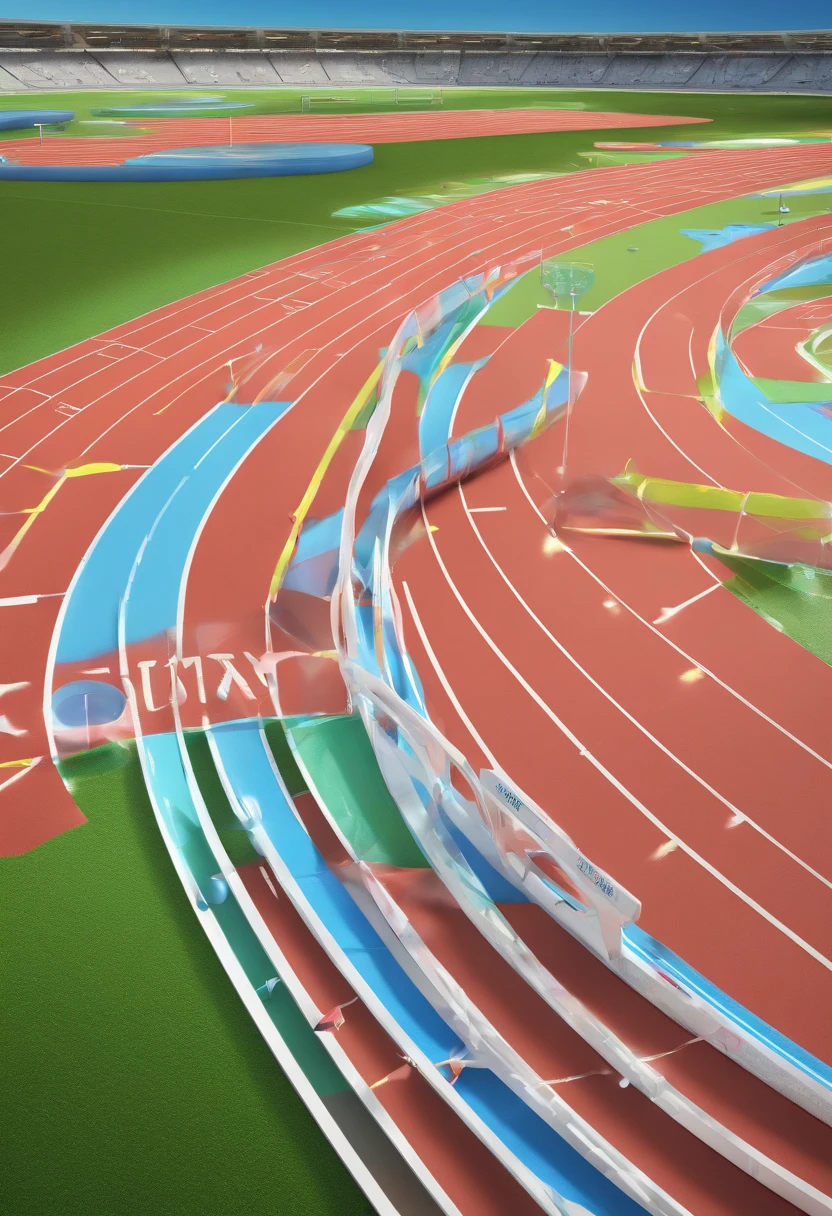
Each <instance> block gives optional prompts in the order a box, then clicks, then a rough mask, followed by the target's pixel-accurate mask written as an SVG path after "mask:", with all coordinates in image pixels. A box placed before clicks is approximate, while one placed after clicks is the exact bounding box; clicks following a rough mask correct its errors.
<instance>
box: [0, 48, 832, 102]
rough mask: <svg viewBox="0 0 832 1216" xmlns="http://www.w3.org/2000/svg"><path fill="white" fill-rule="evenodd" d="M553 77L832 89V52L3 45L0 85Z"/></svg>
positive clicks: (592, 82) (532, 81)
mask: <svg viewBox="0 0 832 1216" xmlns="http://www.w3.org/2000/svg"><path fill="white" fill-rule="evenodd" d="M281 84H285V85H292V86H295V87H296V88H304V89H306V88H310V89H311V88H316V87H322V88H326V87H330V88H331V87H333V86H336V87H338V86H344V87H347V88H350V87H352V86H362V85H363V86H365V87H366V86H369V87H372V86H373V85H378V86H379V87H384V86H391V85H392V86H397V85H399V86H404V87H406V88H407V87H411V88H412V87H414V86H422V87H426V88H430V87H433V88H436V87H442V86H447V87H453V86H454V85H460V86H464V87H469V88H470V87H487V86H499V85H503V86H509V85H514V86H518V85H519V86H550V87H555V88H572V89H585V88H593V87H600V88H618V89H636V88H638V89H690V90H703V91H713V92H740V91H744V92H754V91H771V92H794V93H812V92H817V93H828V92H832V52H828V51H827V52H825V53H811V52H808V51H800V52H796V53H792V52H790V51H786V50H783V51H771V52H768V51H766V52H759V51H754V52H749V53H746V52H735V53H732V54H724V53H723V54H720V53H717V52H710V51H707V50H695V51H687V50H684V51H681V52H676V53H660V52H659V53H657V52H652V53H644V52H638V51H616V52H609V53H605V52H603V51H600V50H598V51H594V50H593V51H589V52H584V51H571V50H565V51H548V50H540V51H535V50H514V49H509V50H475V51H470V50H406V49H402V50H368V51H361V50H356V51H349V52H347V51H336V50H332V49H318V50H315V49H307V50H300V49H298V50H282V51H274V50H265V49H264V50H259V51H258V50H256V49H253V50H242V51H239V52H237V51H233V50H229V51H224V50H216V51H213V50H211V51H188V50H171V51H166V50H154V51H148V52H144V53H142V52H139V51H130V50H124V51H119V50H115V51H114V50H109V51H108V50H95V51H93V50H89V49H74V48H67V49H66V50H63V51H61V50H58V51H56V50H43V51H38V50H31V51H19V50H0V91H2V92H4V93H9V92H27V91H29V90H33V91H43V90H47V89H49V90H62V89H85V88H86V89H101V88H118V87H119V86H122V87H129V88H143V87H147V88H152V87H162V88H177V87H179V88H183V87H188V86H191V87H193V88H206V87H208V88H210V87H212V86H216V87H227V88H240V87H257V86H259V87H261V88H262V87H269V86H271V87H277V86H279V85H281Z"/></svg>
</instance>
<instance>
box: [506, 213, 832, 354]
mask: <svg viewBox="0 0 832 1216" xmlns="http://www.w3.org/2000/svg"><path fill="white" fill-rule="evenodd" d="M796 201H797V200H796ZM799 201H800V204H801V205H800V206H799V207H798V206H795V207H794V208H793V209H792V212H791V214H790V215H789V221H790V222H793V221H795V220H798V219H804V218H805V217H806V216H808V215H819V214H822V213H823V212H825V211H827V210H828V209H829V203H830V201H832V200H830V196H827V195H817V194H816V195H812V196H809V195H807V196H805V197H802V198H801V199H800V200H799ZM776 219H777V200H776V199H775V200H773V201H772V199H770V198H753V197H744V198H734V199H727V200H726V201H725V202H720V203H708V204H706V205H705V206H703V207H694V208H692V209H691V210H690V211H683V212H680V213H679V214H677V215H669V216H664V217H662V218H660V219H654V220H646V221H645V222H644V223H642V224H635V225H634V226H633V227H632V228H628V229H625V230H624V231H623V232H617V233H615V234H614V235H612V236H606V237H602V238H601V239H600V240H596V241H590V242H588V243H587V244H585V245H579V246H576V247H575V248H574V249H570V250H569V252H568V253H567V254H564V256H563V261H565V262H569V261H579V262H587V263H589V264H590V265H591V266H592V267H593V268H594V270H595V282H594V284H593V286H592V287H591V288H590V289H589V291H588V292H587V293H586V295H585V296H583V297H582V298H581V300H580V303H579V308H580V309H581V310H583V311H586V312H594V311H595V310H596V309H597V308H600V307H601V305H602V304H606V303H607V302H608V301H609V300H612V299H614V298H615V296H617V295H619V294H620V292H622V291H626V290H627V288H628V287H633V286H634V285H635V284H636V283H640V282H641V281H642V280H643V279H647V278H650V276H651V275H654V274H659V273H660V272H661V271H662V270H667V269H668V267H670V266H677V265H679V264H680V263H682V262H687V261H690V260H691V259H692V258H695V257H697V256H698V255H699V254H700V252H701V249H702V247H701V245H700V244H699V242H698V241H695V240H693V238H692V237H689V236H683V234H682V231H681V230H682V229H683V228H700V229H710V230H714V229H722V228H725V227H726V226H727V225H728V224H766V223H771V222H772V220H775V221H776ZM792 290H798V291H800V290H805V289H801V288H798V289H792ZM825 290H826V291H828V288H826V289H825ZM772 294H774V293H772ZM777 294H778V295H780V294H785V293H777ZM798 298H802V299H806V298H814V297H808V296H805V295H804V296H802V297H798ZM540 305H546V306H548V307H550V308H551V306H552V296H551V294H550V293H549V292H547V291H546V290H545V288H543V287H542V286H541V284H540V279H539V275H538V273H537V272H536V271H532V272H530V273H529V274H528V275H526V276H524V278H523V279H522V280H520V281H519V282H518V283H517V284H516V285H515V286H514V287H512V289H511V291H509V292H507V293H506V295H505V296H504V297H503V298H502V299H500V300H498V301H497V302H496V303H495V304H494V306H493V307H492V308H490V309H489V311H488V313H487V315H486V316H485V318H484V319H483V321H482V324H483V325H513V326H517V325H522V323H523V322H524V321H526V320H528V318H529V317H531V316H533V315H534V312H535V309H536V308H537V307H538V306H540ZM743 311H745V310H743ZM771 311H776V309H774V308H772V309H771ZM762 315H765V314H764V313H760V314H758V315H757V316H756V320H759V319H760V318H761V316H762ZM749 323H753V322H749ZM734 332H738V330H737V329H736V327H735V329H734Z"/></svg>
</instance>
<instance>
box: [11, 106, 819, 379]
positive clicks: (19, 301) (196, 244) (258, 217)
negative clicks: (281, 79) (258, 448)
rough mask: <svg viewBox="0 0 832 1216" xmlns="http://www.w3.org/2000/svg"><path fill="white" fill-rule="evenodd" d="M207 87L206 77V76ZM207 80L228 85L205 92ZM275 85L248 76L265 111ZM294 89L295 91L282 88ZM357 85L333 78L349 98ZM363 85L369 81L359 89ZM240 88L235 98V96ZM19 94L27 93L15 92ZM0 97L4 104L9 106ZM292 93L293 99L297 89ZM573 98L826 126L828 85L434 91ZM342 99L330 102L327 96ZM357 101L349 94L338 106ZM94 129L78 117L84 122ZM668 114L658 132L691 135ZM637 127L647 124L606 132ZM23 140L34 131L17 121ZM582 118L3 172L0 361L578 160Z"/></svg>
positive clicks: (746, 122) (748, 121)
mask: <svg viewBox="0 0 832 1216" xmlns="http://www.w3.org/2000/svg"><path fill="white" fill-rule="evenodd" d="M206 91H211V92H213V90H206ZM216 92H217V93H220V92H226V93H228V92H229V91H228V90H217V91H216ZM283 92H284V91H282V90H281V91H280V92H279V93H277V92H275V91H273V92H271V93H267V92H263V93H260V91H258V90H251V91H249V90H246V91H245V93H244V96H245V97H246V98H249V97H251V98H253V99H254V100H255V104H256V106H257V108H261V109H262V111H263V112H268V111H269V110H270V109H271V110H275V109H277V108H279V107H282V106H288V104H289V102H288V101H287V99H286V98H285V97H283ZM285 92H286V93H287V94H292V95H293V96H294V97H295V99H296V100H298V99H299V97H300V93H299V91H298V90H294V91H293V90H286V91H285ZM360 92H361V90H344V93H345V94H346V95H349V96H353V95H356V96H357V95H358V94H359V93H360ZM367 92H368V95H369V91H367ZM241 95H243V94H242V91H238V92H237V94H236V96H241ZM27 97H28V102H27V104H28V105H32V104H33V103H34V98H32V96H31V95H27ZM132 100H145V101H148V100H153V97H152V96H151V97H148V95H147V94H146V93H128V94H125V95H122V94H121V93H118V94H114V93H113V92H112V91H110V92H101V93H93V94H90V93H85V94H69V93H67V94H52V93H50V94H49V95H48V98H47V97H44V100H43V102H42V103H40V104H43V105H49V106H50V107H52V108H61V107H64V106H65V107H67V108H71V109H75V110H76V111H77V113H78V114H79V115H82V114H84V113H88V112H89V111H90V109H92V108H96V107H98V106H102V105H105V104H111V105H112V104H116V103H117V102H118V103H120V104H127V103H128V101H132ZM21 104H22V103H21V100H20V98H17V97H2V98H0V108H2V109H13V108H15V106H18V107H19V106H20V105H21ZM293 104H294V103H293ZM564 104H568V105H582V106H586V107H587V108H595V109H604V108H607V109H619V110H621V109H623V110H631V111H635V112H645V113H672V114H677V113H678V114H680V115H698V116H701V117H708V118H712V119H713V123H712V125H711V126H709V127H707V128H705V127H702V128H699V131H700V132H701V133H702V137H703V138H704V137H705V136H707V137H708V138H717V137H719V136H722V137H729V136H742V135H755V134H775V135H776V134H778V133H784V132H786V133H795V134H801V133H812V132H815V131H818V130H821V129H823V128H824V125H825V126H828V127H829V129H830V130H832V99H826V98H815V97H736V96H716V95H706V96H701V95H694V94H678V93H670V94H657V93H632V94H631V93H622V92H617V91H613V90H598V91H594V92H592V91H584V92H566V91H562V90H553V89H547V90H542V89H526V90H521V89H494V90H482V89H480V90H473V89H471V90H467V89H466V90H459V91H458V92H456V91H454V92H451V91H450V90H446V92H445V107H446V108H452V107H467V106H471V107H483V106H487V107H489V108H497V107H505V106H518V105H522V106H551V107H555V108H557V107H558V106H563V105H564ZM334 108H338V107H334ZM341 108H342V109H344V110H345V111H346V110H347V109H349V112H354V110H355V108H356V107H353V106H350V107H348V106H346V105H344V106H343V107H341ZM91 129H93V128H88V129H87V131H89V130H91ZM690 134H691V130H690V128H689V127H687V128H682V127H680V128H674V127H668V128H663V129H662V130H661V138H663V139H673V138H674V137H680V138H684V137H686V136H687V137H690ZM614 136H615V139H616V140H622V141H626V140H627V139H628V138H634V139H638V140H640V141H648V140H649V139H650V138H651V132H650V130H649V128H647V129H641V130H638V131H633V132H629V131H627V130H621V131H616V132H615V133H614ZM26 138H37V136H36V135H34V136H32V135H26ZM596 138H603V135H601V134H598V135H597V136H596V135H595V133H593V132H562V133H551V134H543V135H520V136H500V137H488V138H482V139H466V140H441V141H429V142H424V143H411V144H398V145H395V144H385V145H379V146H378V147H377V148H376V156H375V162H374V163H373V164H372V165H368V166H367V167H365V168H363V169H356V170H353V171H352V172H349V173H341V174H332V175H322V176H320V177H303V178H266V179H249V180H243V181H228V182H172V183H163V184H160V183H151V182H148V183H117V182H113V183H83V182H80V183H61V182H54V183H41V184H39V183H34V182H0V219H2V224H3V228H4V231H5V232H6V233H8V234H13V235H14V242H13V244H11V245H10V255H9V254H7V256H6V259H5V265H4V285H3V286H4V289H3V291H2V293H0V332H2V335H3V341H2V343H0V375H2V374H3V372H7V371H10V370H11V369H12V368H15V367H19V366H21V365H23V364H25V363H29V362H31V361H32V360H34V359H37V358H39V357H42V356H43V355H46V354H50V353H51V352H53V351H55V350H60V349H62V348H63V347H65V346H68V345H71V344H72V343H74V342H78V341H80V340H82V339H83V338H85V337H88V336H90V335H92V334H95V333H100V332H102V331H103V330H105V329H107V328H110V327H111V326H113V325H117V324H120V323H121V322H124V321H127V320H130V319H131V318H133V317H136V316H140V315H141V314H142V313H144V312H147V311H148V310H149V309H152V308H156V307H159V306H161V305H163V304H166V303H169V302H171V301H173V300H177V299H179V298H181V297H182V296H185V295H188V294H189V293H191V292H195V291H199V290H202V289H203V288H205V287H208V286H211V285H212V284H214V283H218V282H223V281H224V280H226V279H229V278H233V277H234V276H236V275H239V274H244V273H245V272H246V271H248V270H252V269H255V268H256V267H257V266H261V265H264V264H266V263H268V262H271V261H274V260H275V259H277V258H281V257H286V256H287V255H289V254H291V253H295V252H297V251H299V250H303V249H308V248H310V247H312V246H314V245H319V244H322V243H323V242H325V241H328V240H332V239H333V238H335V237H337V236H339V235H342V234H344V233H348V232H351V231H353V230H354V228H353V226H352V225H351V224H350V223H349V222H348V221H346V220H339V219H335V218H333V212H334V211H337V210H339V209H341V208H343V207H349V206H354V205H356V204H359V203H363V202H366V201H368V200H370V199H376V198H379V197H382V196H384V195H390V194H396V195H412V194H420V193H430V192H432V191H436V190H440V189H441V187H442V185H443V184H445V183H447V182H450V181H459V180H464V179H467V178H473V177H487V176H489V175H492V174H504V173H523V172H531V173H545V172H552V173H557V172H569V171H573V170H575V169H585V168H586V167H587V161H586V160H584V159H583V158H582V157H581V156H580V153H582V152H591V151H592V147H593V143H594V140H595V139H596Z"/></svg>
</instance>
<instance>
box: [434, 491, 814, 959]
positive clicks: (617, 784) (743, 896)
mask: <svg viewBox="0 0 832 1216" xmlns="http://www.w3.org/2000/svg"><path fill="white" fill-rule="evenodd" d="M422 518H423V520H424V522H425V529H426V531H427V536H428V541H429V543H430V545H431V548H432V549H433V552H434V556H435V558H436V561H437V564H438V566H439V568H440V570H441V571H442V575H443V577H444V579H445V581H446V583H447V584H448V587H449V589H450V590H451V592H452V594H453V596H454V598H455V599H456V600H457V602H458V603H459V606H460V607H461V608H462V610H463V612H464V613H465V615H466V616H467V617H468V619H469V621H470V622H471V624H472V625H473V626H474V628H475V629H476V631H477V633H479V635H480V636H481V637H482V639H483V641H484V642H485V643H486V645H487V646H488V647H489V649H490V650H491V651H492V652H493V653H494V654H495V655H496V657H497V658H498V659H499V660H500V662H501V663H502V664H503V666H504V667H505V668H506V670H507V671H509V672H510V673H511V674H512V675H513V676H514V678H515V680H516V681H517V683H518V684H519V685H520V686H521V688H522V689H523V691H524V692H526V693H527V694H528V696H529V697H530V698H531V699H532V700H533V701H534V702H535V704H536V705H537V706H538V707H539V708H540V709H541V710H542V711H543V713H544V714H545V715H546V717H547V718H549V719H550V721H552V722H553V723H554V724H555V726H557V728H558V730H559V731H560V732H561V733H562V734H563V735H564V736H565V737H566V738H567V739H568V740H569V742H570V743H571V744H572V745H573V747H574V748H575V749H576V750H577V752H578V753H579V755H580V756H582V757H584V758H585V759H587V760H588V761H589V762H590V764H591V765H592V766H593V768H595V769H597V771H598V772H599V773H600V774H601V776H602V777H604V778H605V779H606V780H607V781H608V782H609V784H610V785H611V786H613V788H614V789H616V790H618V792H619V793H620V794H622V795H623V797H624V798H626V800H627V801H628V802H629V803H630V804H631V805H632V806H634V807H635V808H636V810H638V811H640V812H641V814H642V815H643V816H644V818H645V819H647V820H648V821H649V822H650V823H652V824H653V826H654V827H656V828H658V830H659V831H660V832H662V833H663V834H664V835H665V836H666V837H667V838H668V840H672V841H675V842H676V843H677V845H678V847H679V848H680V849H682V851H683V852H684V853H686V854H687V855H688V856H689V857H690V858H691V859H692V860H693V861H696V862H698V864H699V865H700V866H702V868H703V869H704V870H706V871H707V872H708V873H709V874H710V875H711V876H712V877H713V878H715V879H716V880H717V881H718V882H720V883H721V884H722V885H723V886H724V887H725V888H726V889H727V890H728V891H730V892H731V893H732V894H733V895H736V896H737V898H738V899H740V900H742V902H743V903H745V904H746V905H747V906H748V907H749V908H751V909H752V910H753V911H754V912H756V913H757V914H758V915H759V916H761V917H762V918H763V920H766V921H768V923H769V924H771V925H772V926H773V927H774V928H775V929H779V931H780V932H781V933H782V934H783V935H784V936H785V937H788V938H789V939H790V940H791V941H793V942H794V943H795V945H797V946H798V947H799V948H800V949H801V950H803V951H804V952H805V953H806V954H808V955H809V956H810V957H811V958H813V959H815V961H816V962H818V963H820V964H821V966H822V967H825V968H826V969H827V970H829V971H832V961H830V960H829V959H828V958H827V957H826V956H825V955H824V954H822V953H821V952H820V951H819V950H816V949H815V947H814V946H812V945H810V944H809V943H808V942H807V941H804V939H803V938H802V937H801V936H800V935H799V934H798V933H796V932H795V931H794V930H793V929H790V928H789V926H788V925H785V924H783V922H782V921H781V920H778V918H777V917H776V916H774V915H773V914H772V913H771V912H769V911H768V909H766V908H764V907H763V906H762V904H760V903H758V902H757V900H755V899H753V898H752V897H751V896H750V895H748V894H747V893H746V892H745V891H743V890H742V888H741V887H738V886H737V885H736V883H734V882H732V881H731V879H730V878H727V877H726V876H725V875H724V874H723V873H721V871H719V870H718V869H717V868H716V866H714V865H712V864H711V863H710V862H709V861H708V860H707V859H706V858H704V857H703V856H702V855H701V854H700V853H697V852H696V850H695V849H693V848H691V846H690V845H688V844H686V843H685V841H683V840H681V839H680V838H679V837H678V835H677V834H676V833H675V832H673V831H671V829H670V828H669V827H668V826H667V825H666V824H665V823H663V822H662V820H661V819H659V817H658V816H657V815H654V814H653V812H652V811H651V810H649V808H648V807H646V806H645V805H644V803H643V802H641V800H640V799H638V798H637V797H636V796H635V794H633V793H632V792H631V791H630V790H629V789H627V787H626V786H625V785H624V784H623V783H622V782H621V781H619V780H618V778H617V777H616V776H615V774H614V773H611V772H610V770H609V769H608V768H606V766H605V765H604V764H602V763H601V761H600V760H598V759H597V757H596V756H593V754H592V752H591V751H590V750H589V748H587V747H586V745H585V744H584V743H582V742H581V740H580V739H579V738H578V737H577V735H575V734H574V732H573V731H571V730H570V729H569V727H568V726H567V725H566V723H565V722H564V721H563V720H562V719H561V718H560V717H558V715H557V714H556V713H555V711H554V710H553V709H552V708H551V707H550V706H549V705H547V703H546V702H545V701H544V700H543V698H542V697H541V696H540V694H539V693H538V692H536V690H535V689H534V688H532V686H531V685H530V684H529V683H528V682H527V681H526V680H525V679H524V678H523V676H522V675H521V674H520V672H519V671H518V670H517V668H516V667H514V665H513V664H512V663H511V661H510V660H509V659H508V658H507V657H506V656H505V655H504V654H503V652H502V651H501V650H500V648H499V647H498V646H497V643H496V642H495V641H494V639H493V638H492V637H491V636H490V635H489V634H488V633H487V632H486V630H485V629H484V628H483V626H482V625H481V624H480V622H479V621H478V620H477V618H476V616H475V615H474V613H473V612H472V610H471V608H470V607H469V605H468V604H467V603H466V601H465V599H464V598H463V597H462V595H461V594H460V592H459V590H458V588H457V587H456V586H455V584H454V582H453V580H452V578H451V577H450V573H449V571H448V569H447V567H446V566H445V564H444V562H443V560H442V557H441V554H440V553H439V551H438V549H437V546H436V541H435V540H434V539H433V536H432V534H431V533H430V531H429V530H428V526H427V514H426V511H425V507H424V504H422Z"/></svg>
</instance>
